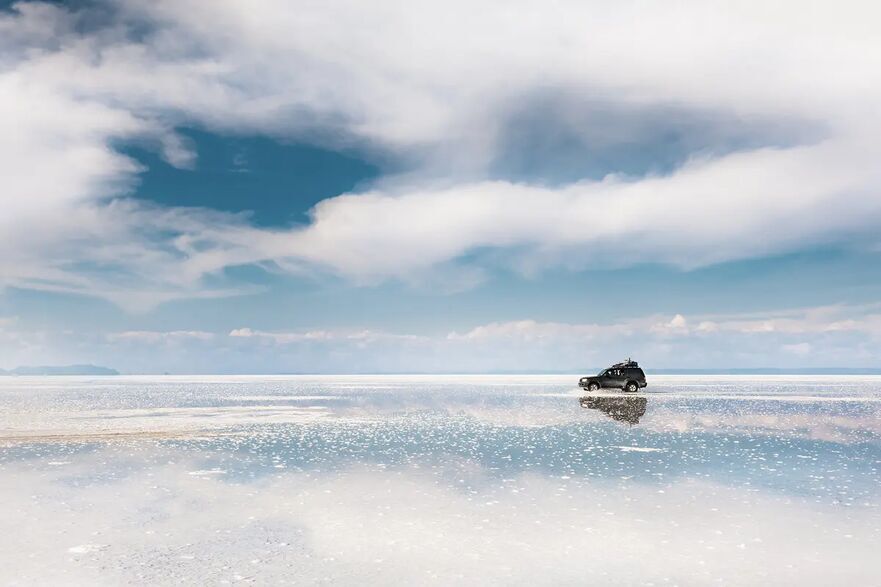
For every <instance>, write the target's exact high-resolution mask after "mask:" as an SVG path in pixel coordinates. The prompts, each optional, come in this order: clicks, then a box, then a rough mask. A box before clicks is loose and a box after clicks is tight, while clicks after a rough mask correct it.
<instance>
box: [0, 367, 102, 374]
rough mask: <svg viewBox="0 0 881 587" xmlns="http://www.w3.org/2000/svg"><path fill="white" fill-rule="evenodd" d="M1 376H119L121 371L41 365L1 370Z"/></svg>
mask: <svg viewBox="0 0 881 587" xmlns="http://www.w3.org/2000/svg"><path fill="white" fill-rule="evenodd" d="M0 375H119V371H117V370H116V369H110V368H109V367H99V366H98V365H61V366H59V365H41V366H33V367H32V366H22V367H16V368H15V369H10V370H8V371H4V370H3V369H0Z"/></svg>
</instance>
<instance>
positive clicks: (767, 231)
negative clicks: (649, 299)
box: [0, 0, 881, 309]
mask: <svg viewBox="0 0 881 587" xmlns="http://www.w3.org/2000/svg"><path fill="white" fill-rule="evenodd" d="M110 4H111V6H112V10H110V11H109V12H108V14H110V15H112V21H113V24H111V25H105V26H101V27H97V26H96V25H95V24H94V23H93V22H92V21H90V20H89V19H90V15H89V13H88V12H86V13H84V15H83V14H73V13H70V12H68V11H67V10H65V9H63V8H60V7H57V6H50V5H43V4H33V3H24V4H19V5H16V7H15V8H14V11H13V12H11V13H10V12H8V13H6V14H4V15H3V16H0V50H2V54H3V57H0V176H2V177H3V190H2V194H0V198H2V203H3V206H4V214H3V216H2V217H0V251H2V252H0V284H7V285H10V284H11V285H18V286H23V287H31V288H41V289H50V290H59V291H72V292H79V293H88V294H91V295H100V296H103V297H106V298H108V299H111V300H113V301H115V302H116V303H119V304H121V305H124V306H127V307H129V308H131V309H141V308H146V307H149V306H150V305H152V304H155V303H159V302H162V301H165V300H168V299H174V298H177V297H187V296H206V295H207V296H217V295H229V294H233V293H241V292H242V291H243V290H242V289H241V288H238V287H235V286H234V285H229V284H228V283H224V280H223V279H222V273H223V270H224V269H226V268H228V267H230V266H235V265H240V264H250V263H260V262H267V261H272V262H275V263H276V264H277V265H278V266H279V267H281V268H282V269H284V270H287V271H295V272H300V271H309V270H315V269H318V270H330V271H333V272H337V273H340V274H342V275H345V276H347V277H350V278H354V279H356V280H359V281H368V282H369V281H375V280H377V279H383V278H389V277H393V278H400V279H404V280H413V279H414V276H424V275H425V274H426V272H430V271H431V270H432V269H433V268H435V267H438V266H441V267H446V268H447V269H448V270H451V269H449V268H450V267H451V266H452V265H457V264H458V263H459V262H460V259H461V257H463V256H465V255H467V254H469V253H473V252H474V251H486V250H493V251H502V252H503V254H502V255H501V257H502V258H507V260H506V261H505V262H507V263H509V264H512V265H513V266H515V267H517V268H519V269H520V270H523V271H527V272H531V271H535V270H536V268H538V267H543V266H547V265H562V266H566V267H574V268H579V267H584V266H589V265H592V264H596V263H602V264H608V263H609V262H610V259H611V260H613V261H612V262H614V263H619V264H628V263H633V262H639V261H655V262H663V263H672V264H675V265H678V266H682V267H696V266H700V265H706V264H712V263H717V262H720V261H726V260H731V259H741V258H747V257H755V256H763V255H768V254H776V253H782V252H787V251H793V250H798V249H800V248H803V247H807V246H816V245H824V244H828V243H853V242H858V243H860V242H865V243H867V244H871V243H872V242H874V241H875V240H877V237H876V235H877V232H878V229H879V227H881V195H879V194H881V189H879V188H881V173H879V171H878V165H877V160H878V157H879V155H881V144H879V141H878V139H877V137H878V133H879V130H881V119H879V116H878V112H877V103H878V101H879V98H881V73H879V72H881V45H879V40H878V36H877V33H876V31H875V30H874V28H873V27H872V26H871V23H873V22H875V21H876V20H877V17H878V16H881V15H879V14H878V8H877V7H876V6H875V5H872V4H870V3H865V2H853V3H844V4H841V3H837V4H835V5H832V4H829V5H824V6H819V5H815V6H812V8H811V9H810V10H805V9H804V8H803V6H802V5H801V4H800V3H795V2H793V3H779V4H775V5H773V6H768V5H767V4H766V3H760V2H755V3H739V4H738V5H737V6H732V5H730V3H719V4H714V3H706V2H687V3H680V4H677V6H676V7H675V8H674V7H669V6H661V5H653V4H635V5H634V4H616V5H609V4H608V3H601V2H571V3H564V4H562V5H560V6H559V7H558V8H557V9H555V10H553V11H551V10H547V8H546V5H545V4H543V3H540V2H524V3H519V4H517V5H515V6H504V7H501V6H493V5H481V6H479V7H475V6H474V5H473V4H466V3H464V2H447V3H438V2H417V3H405V4H401V3H383V2H380V3H375V2H374V3H370V4H369V5H366V4H363V3H357V2H330V3H318V4H303V3H294V4H291V3H288V2H281V1H276V0H263V1H259V2H251V3H248V5H247V6H245V5H242V4H240V3H237V2H226V1H225V2H212V3H205V2H203V1H201V0H186V1H184V2H167V1H163V2H142V1H136V0H133V1H131V2H122V1H118V2H111V3H110ZM463 15H467V16H465V17H463ZM83 31H85V32H83ZM135 31H137V34H135ZM843 64H846V65H843ZM536 92H550V93H552V94H556V93H559V94H566V95H567V96H576V99H572V100H569V101H568V102H567V103H566V106H565V108H563V110H562V111H560V112H554V113H552V114H554V115H558V116H561V117H564V118H565V117H566V116H568V115H569V114H574V113H577V112H569V111H568V110H569V109H573V110H574V111H577V110H578V109H579V108H587V107H589V106H588V104H597V103H599V104H614V105H617V106H619V107H624V108H626V109H627V111H628V112H632V116H633V117H634V118H635V119H639V118H640V117H646V116H649V115H651V113H653V112H656V110H652V109H657V108H659V107H675V108H676V109H678V110H679V111H682V112H685V113H690V114H694V115H700V116H704V117H708V118H710V119H716V118H718V119H721V120H726V121H728V122H727V123H726V124H729V125H733V126H737V125H739V124H753V125H756V124H758V125H759V126H774V125H775V124H778V123H784V122H785V123H786V124H787V125H788V126H789V127H792V128H795V129H797V130H796V131H793V132H792V136H787V137H784V138H783V139H779V138H778V139H773V140H771V139H767V140H766V143H767V144H765V145H764V146H762V145H760V146H757V147H756V146H753V147H745V148H743V149H741V150H740V151H739V152H733V153H731V152H729V151H730V150H731V148H730V145H725V144H719V145H718V146H712V147H710V148H709V150H708V151H707V152H701V153H695V154H694V156H693V157H692V159H691V160H690V161H689V162H687V163H686V164H685V165H683V166H681V167H680V168H678V169H676V170H674V171H673V172H671V173H669V174H666V175H649V176H646V177H623V176H618V175H612V176H609V177H607V178H605V179H603V180H587V179H585V180H582V181H577V182H575V183H572V184H569V185H563V186H559V187H549V184H548V183H547V182H545V181H542V179H543V178H539V181H538V182H536V183H535V184H526V183H517V182H513V181H503V180H490V179H488V178H487V176H488V170H489V169H490V168H491V167H492V164H493V162H494V161H495V159H496V158H497V157H498V155H499V152H500V150H501V149H503V147H504V145H503V144H501V143H503V141H504V129H505V127H506V125H507V124H509V122H510V118H511V117H512V116H514V115H515V113H516V112H518V111H520V110H522V106H523V104H524V103H528V98H529V96H531V95H534V94H535V93H536ZM647 113H648V114H647ZM181 124H190V125H203V126H207V127H209V128H213V129H223V130H230V131H237V132H238V131H241V132H249V133H255V132H256V133H263V134H268V135H272V136H283V137H295V138H304V137H305V138H308V137H319V138H320V140H322V141H329V142H330V143H332V144H333V145H369V146H372V147H376V148H379V149H382V150H385V151H388V152H390V153H392V154H393V155H395V156H396V157H398V158H401V159H404V160H406V161H407V162H408V165H409V172H408V173H407V174H406V175H405V176H403V177H398V178H386V179H385V180H384V181H382V182H380V184H379V185H378V186H377V187H376V188H375V189H374V190H373V191H370V192H368V193H363V194H350V195H346V196H342V197H338V198H334V199H331V200H327V201H325V202H322V203H321V204H320V205H319V206H318V207H316V209H315V210H314V213H313V220H312V222H311V224H310V225H309V226H307V227H306V228H304V229H295V230H289V231H267V230H258V229H256V228H254V227H252V226H249V225H248V224H247V221H246V220H245V219H244V218H241V217H236V216H230V215H225V214H219V213H209V212H206V211H199V210H185V209H177V210H162V209H156V208H151V207H145V206H142V205H136V204H134V203H132V202H126V201H120V200H118V199H115V198H118V197H119V196H124V195H125V194H126V193H128V191H129V190H130V188H131V185H132V182H133V181H134V180H135V178H136V175H137V173H138V171H139V168H138V167H137V165H136V164H135V163H134V162H133V161H131V160H130V159H128V158H126V157H124V156H122V155H120V154H119V153H118V152H117V151H115V150H114V148H113V145H114V144H115V143H116V142H117V141H119V140H122V139H139V140H142V141H148V142H151V143H152V144H154V145H155V146H156V147H157V149H159V150H160V151H161V152H162V153H163V156H164V157H165V159H166V160H168V161H169V162H170V163H172V164H174V165H177V166H181V167H187V166H191V165H192V164H193V157H194V154H193V153H192V152H191V151H190V150H189V148H188V146H187V145H186V144H185V143H184V142H182V141H181V139H180V138H179V137H177V136H176V135H175V134H174V133H173V132H172V130H171V129H172V128H174V127H175V126H176V125H181ZM802 129H810V132H809V131H808V130H802ZM604 130H605V127H604V126H602V125H601V124H599V123H598V126H591V125H590V124H589V123H588V124H587V126H585V127H583V128H582V127H579V132H580V133H581V134H582V135H583V138H584V139H585V141H588V142H595V143H597V144H599V145H600V146H601V145H602V143H603V141H604V140H608V137H606V136H605V135H604ZM332 137H336V138H332ZM624 138H625V139H628V137H624ZM629 138H630V139H631V140H632V137H629ZM726 153H727V154H726ZM438 177H442V178H443V181H442V182H438V181H437V178H438ZM514 251H516V253H515V252H514ZM494 257H498V256H494ZM471 262H472V263H474V264H477V265H480V264H481V263H494V262H497V261H496V260H493V261H490V260H486V259H483V258H482V257H481V256H480V255H478V256H477V259H476V260H473V261H471ZM451 271H452V270H451ZM479 275H480V272H479V267H477V268H475V267H471V268H468V270H467V272H466V273H464V274H461V282H462V283H463V284H468V283H473V282H474V280H475V279H476V278H478V277H479ZM208 278H211V279H208Z"/></svg>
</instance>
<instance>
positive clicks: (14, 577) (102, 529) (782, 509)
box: [0, 376, 881, 585]
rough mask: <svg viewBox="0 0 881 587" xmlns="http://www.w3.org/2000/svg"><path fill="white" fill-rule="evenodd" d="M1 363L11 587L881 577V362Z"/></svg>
mask: <svg viewBox="0 0 881 587" xmlns="http://www.w3.org/2000/svg"><path fill="white" fill-rule="evenodd" d="M574 380H575V378H573V377H558V376H518V377H513V376H481V377H455V376H441V377H437V376H432V377H428V376H420V377H413V376H408V377H404V376H401V377H387V376H371V377H367V376H364V377H107V378H73V377H71V378H66V377H65V378H62V377H52V378H26V377H20V378H11V377H8V378H0V503H2V504H3V505H2V508H3V516H2V517H0V563H2V564H0V584H4V585H5V584H12V585H17V584H21V585H31V584H92V585H94V584H99V585H100V584H107V585H116V584H120V583H125V582H136V583H142V582H146V583H151V584H178V583H186V584H193V583H198V584H228V583H239V582H241V583H257V584H265V583H272V584H278V583H282V584H284V583H300V584H302V583H310V584H313V583H319V584H320V583H342V584H363V583H364V582H368V583H382V584H414V583H420V584H421V583H441V584H448V583H481V584H585V583H594V584H628V585H631V584H647V585H648V584H654V585H664V584H670V585H673V584H678V585H706V584H724V585H737V584H742V585H754V584H762V583H769V584H812V585H828V584H841V583H844V582H848V583H849V584H851V585H878V584H881V570H879V569H878V568H877V567H876V566H874V565H873V562H874V557H875V551H876V550H877V545H878V544H879V543H881V499H879V498H881V480H879V479H881V476H879V468H881V378H875V377H783V376H775V377H731V376H718V377H713V376H704V377H676V376H665V377H650V386H649V388H647V390H645V392H641V393H639V394H634V395H625V394H621V393H612V392H605V393H596V394H591V395H590V396H585V394H584V393H583V392H582V391H581V390H579V389H577V388H575V387H574V386H573V381H574Z"/></svg>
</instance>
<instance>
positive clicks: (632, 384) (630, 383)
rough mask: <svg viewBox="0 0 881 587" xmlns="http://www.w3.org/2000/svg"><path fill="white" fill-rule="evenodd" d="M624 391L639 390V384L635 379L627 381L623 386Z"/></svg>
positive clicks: (633, 391) (632, 391)
mask: <svg viewBox="0 0 881 587" xmlns="http://www.w3.org/2000/svg"><path fill="white" fill-rule="evenodd" d="M624 391H629V392H630V393H635V392H637V391H639V385H637V384H636V381H628V382H627V384H626V385H625V386H624Z"/></svg>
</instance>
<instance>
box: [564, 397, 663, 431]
mask: <svg viewBox="0 0 881 587" xmlns="http://www.w3.org/2000/svg"><path fill="white" fill-rule="evenodd" d="M578 401H579V402H580V403H581V407H582V408H590V409H592V410H599V411H601V412H605V413H606V414H607V415H608V416H609V417H610V418H612V419H613V420H617V421H619V422H627V423H628V424H638V423H639V419H640V418H642V417H643V416H644V415H645V406H646V404H647V403H648V400H646V398H644V397H619V396H601V395H586V396H584V397H582V398H581V399H580V400H578Z"/></svg>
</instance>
